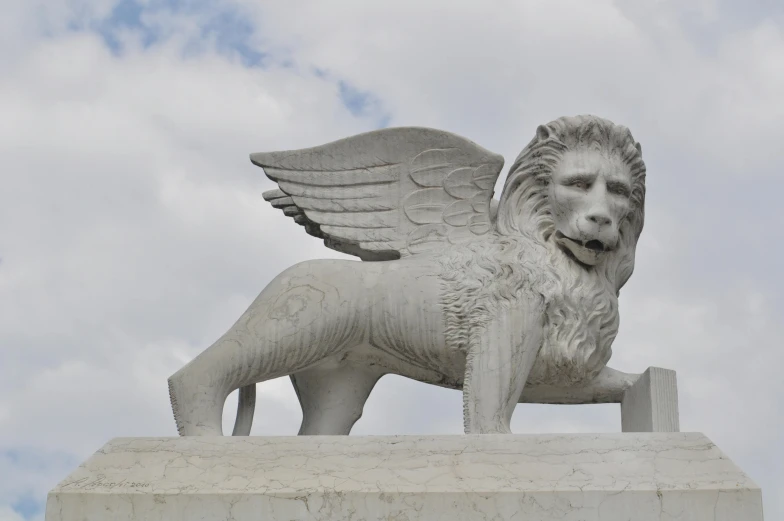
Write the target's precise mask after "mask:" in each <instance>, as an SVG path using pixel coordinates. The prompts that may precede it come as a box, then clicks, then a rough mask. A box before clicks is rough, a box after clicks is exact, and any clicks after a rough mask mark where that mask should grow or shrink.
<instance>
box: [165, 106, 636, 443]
mask: <svg viewBox="0 0 784 521" xmlns="http://www.w3.org/2000/svg"><path fill="white" fill-rule="evenodd" d="M250 157H251V161H252V162H253V164H255V165H257V166H259V167H261V168H263V169H264V172H265V173H266V175H267V176H268V177H269V178H270V179H272V180H273V181H275V182H276V183H277V185H278V189H276V190H272V191H269V192H266V193H265V194H264V199H266V200H267V201H268V202H269V203H270V204H271V205H272V206H274V207H275V208H279V209H281V210H282V211H283V213H284V214H285V215H287V216H289V217H291V218H292V219H293V220H294V221H295V222H296V223H298V224H300V225H302V226H303V227H304V229H305V231H306V232H307V233H309V234H310V235H312V236H315V237H318V238H320V239H323V240H324V243H325V244H326V246H327V247H329V248H332V249H334V250H337V251H340V252H343V253H347V254H349V255H354V256H356V257H359V258H360V259H361V261H362V262H358V261H351V260H334V259H333V260H313V261H307V262H303V263H300V264H297V265H295V266H292V267H291V268H289V269H287V270H285V271H284V272H283V273H281V274H280V275H278V276H277V277H275V278H274V279H273V280H272V282H270V283H269V285H267V287H266V288H265V289H264V290H263V291H262V292H261V294H260V295H259V296H258V297H257V298H256V299H255V300H254V301H253V303H252V304H251V305H250V307H249V308H248V309H247V311H246V312H245V313H244V314H243V315H242V316H241V317H240V318H239V320H237V322H236V323H235V324H234V325H233V326H232V327H231V328H230V329H229V331H227V332H226V333H225V334H224V335H223V336H221V337H220V338H219V339H218V340H217V341H216V342H215V343H214V344H213V345H211V346H210V347H209V348H207V349H206V350H205V351H204V352H202V353H201V354H200V355H198V356H197V357H196V358H194V359H193V360H192V361H191V362H190V363H188V364H187V365H186V366H185V367H183V368H182V369H180V370H179V371H177V372H176V373H175V374H174V375H172V376H171V377H170V378H169V391H170V398H171V403H172V408H173V411H174V417H175V420H176V423H177V428H178V431H179V433H180V434H181V435H216V434H217V435H220V434H222V426H221V422H222V411H223V405H224V402H225V400H226V398H227V396H228V395H229V394H230V393H231V392H232V391H234V390H236V389H239V404H238V411H237V419H236V422H235V426H234V431H233V433H234V435H248V434H249V432H250V428H251V423H252V419H253V413H254V408H255V385H256V383H257V382H262V381H265V380H269V379H272V378H278V377H281V376H286V375H290V377H291V381H292V383H293V384H294V388H295V390H296V393H297V396H298V397H299V401H300V403H301V405H302V410H303V420H302V426H301V428H300V434H348V433H349V431H350V430H351V428H352V426H353V425H354V423H355V422H356V421H357V420H358V419H359V417H360V416H361V414H362V410H363V406H364V404H365V401H366V400H367V398H368V396H369V394H370V392H371V390H372V389H373V386H374V385H375V384H376V382H377V381H378V380H379V378H381V377H382V376H383V375H385V374H390V373H391V374H398V375H402V376H405V377H408V378H413V379H415V380H418V381H421V382H426V383H431V384H435V385H439V386H444V387H448V388H453V389H461V390H462V393H463V415H464V424H465V432H466V433H508V432H510V428H509V424H510V419H511V416H512V413H513V411H514V407H515V405H516V404H517V403H518V402H539V403H590V402H617V401H618V400H619V396H620V394H622V393H623V392H624V391H625V390H626V389H628V388H629V386H630V385H632V383H633V382H634V381H635V378H636V377H637V375H631V374H626V373H622V372H620V371H615V370H612V369H610V368H608V367H606V364H607V362H608V360H609V358H610V354H611V345H612V343H613V340H614V338H615V336H616V333H617V331H618V324H619V316H618V294H619V290H620V289H621V287H622V286H623V285H624V284H625V283H626V281H627V280H628V279H629V277H630V276H631V274H632V270H633V268H634V253H635V248H636V244H637V240H638V238H639V236H640V232H641V231H642V227H643V215H644V200H645V164H644V163H643V160H642V153H641V148H640V145H639V143H637V142H636V141H635V140H634V138H633V137H632V135H631V133H630V131H629V130H628V129H627V128H626V127H624V126H620V125H615V124H614V123H612V122H610V121H607V120H605V119H602V118H598V117H594V116H577V117H564V118H560V119H557V120H555V121H552V122H550V123H548V124H546V125H542V126H540V127H538V129H537V130H536V134H535V136H534V138H533V140H532V141H531V142H530V143H528V145H527V146H526V147H525V148H524V149H523V151H522V152H521V153H520V155H519V156H518V157H517V159H516V160H515V162H514V163H513V164H512V167H511V168H510V170H509V173H508V176H507V178H506V181H505V183H504V188H503V191H502V193H501V197H500V200H494V199H493V191H494V187H495V185H496V181H497V179H498V176H499V174H500V172H501V169H502V166H503V163H504V160H503V158H502V157H501V156H499V155H497V154H494V153H492V152H489V151H488V150H485V149H484V148H482V147H480V146H479V145H477V144H475V143H473V142H471V141H469V140H467V139H465V138H462V137H460V136H457V135H454V134H451V133H449V132H444V131H440V130H433V129H427V128H390V129H384V130H378V131H374V132H368V133H365V134H360V135H357V136H354V137H349V138H347V139H342V140H339V141H335V142H333V143H329V144H326V145H323V146H318V147H315V148H309V149H304V150H295V151H287V152H269V153H257V154H252V155H251V156H250Z"/></svg>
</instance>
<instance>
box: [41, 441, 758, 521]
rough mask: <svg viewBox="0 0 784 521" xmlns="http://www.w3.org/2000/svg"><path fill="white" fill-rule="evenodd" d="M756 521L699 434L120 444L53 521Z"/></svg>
mask: <svg viewBox="0 0 784 521" xmlns="http://www.w3.org/2000/svg"><path fill="white" fill-rule="evenodd" d="M110 519H111V520H115V521H124V520H140V519H144V520H156V521H164V520H166V521H174V520H233V521H244V520H254V521H266V520H269V521H284V520H285V521H291V520H313V521H315V520H319V521H321V520H355V521H365V520H367V521H369V520H395V521H415V520H427V521H435V520H443V521H462V520H465V521H468V520H471V521H475V520H483V521H484V520H518V521H531V520H536V521H549V520H556V519H557V520H559V521H564V520H565V521H599V520H602V521H630V520H633V521H653V520H656V521H664V520H666V521H676V520H677V521H708V520H711V521H760V520H762V499H761V493H760V490H759V488H758V487H757V486H756V485H755V484H754V483H753V482H752V481H751V480H750V479H749V478H748V477H747V476H746V475H745V474H744V473H743V472H742V471H741V470H740V469H738V467H736V466H735V465H734V464H733V463H732V461H730V460H729V459H728V458H727V457H726V456H725V455H724V454H722V452H721V451H720V450H719V449H718V448H717V447H716V446H715V445H714V444H713V443H712V442H711V441H710V440H708V439H707V438H706V437H705V436H704V435H702V434H697V433H620V434H599V435H591V434H577V435H570V434H560V435H559V434H549V435H483V436H384V437H381V436H379V437H360V436H348V437H345V436H332V437H327V436H314V437H249V438H247V437H234V438H232V437H221V438H217V437H216V438H212V437H186V438H118V439H114V440H112V441H110V442H109V443H108V444H107V445H106V446H105V447H103V448H102V449H101V450H99V451H98V452H97V453H96V454H95V455H93V456H92V457H91V458H89V459H88V460H87V461H86V462H85V463H84V464H83V465H82V466H81V467H79V468H78V469H77V470H76V471H74V472H73V473H72V474H71V475H70V476H68V478H66V479H65V480H64V481H63V482H62V483H60V484H59V485H58V486H57V487H56V488H55V489H54V490H53V491H52V492H51V493H50V494H49V497H48V501H47V506H46V521H77V520H79V521H87V520H89V521H93V520H95V521H97V520H110Z"/></svg>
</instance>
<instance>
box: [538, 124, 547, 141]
mask: <svg viewBox="0 0 784 521" xmlns="http://www.w3.org/2000/svg"><path fill="white" fill-rule="evenodd" d="M549 137H550V129H549V128H547V125H539V126H538V127H536V138H537V139H538V140H539V141H544V140H545V139H547V138H549Z"/></svg>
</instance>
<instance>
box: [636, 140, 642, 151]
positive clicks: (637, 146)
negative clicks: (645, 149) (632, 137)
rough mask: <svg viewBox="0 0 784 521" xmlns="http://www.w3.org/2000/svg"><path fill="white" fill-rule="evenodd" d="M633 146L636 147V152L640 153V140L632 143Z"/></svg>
mask: <svg viewBox="0 0 784 521" xmlns="http://www.w3.org/2000/svg"><path fill="white" fill-rule="evenodd" d="M634 148H636V149H637V152H639V153H640V154H642V145H641V144H640V142H639V141H638V142H637V143H635V144H634Z"/></svg>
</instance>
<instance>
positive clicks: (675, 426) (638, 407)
mask: <svg viewBox="0 0 784 521" xmlns="http://www.w3.org/2000/svg"><path fill="white" fill-rule="evenodd" d="M621 430H622V431H623V432H678V431H679V430H680V421H679V416H678V383H677V379H676V376H675V371H672V370H670V369H662V368H660V367H649V368H648V369H647V370H646V371H645V372H644V373H643V374H641V375H640V378H639V379H638V380H637V381H636V382H635V383H634V385H632V386H631V387H630V388H629V389H627V390H626V392H625V393H624V394H623V399H622V400H621Z"/></svg>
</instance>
